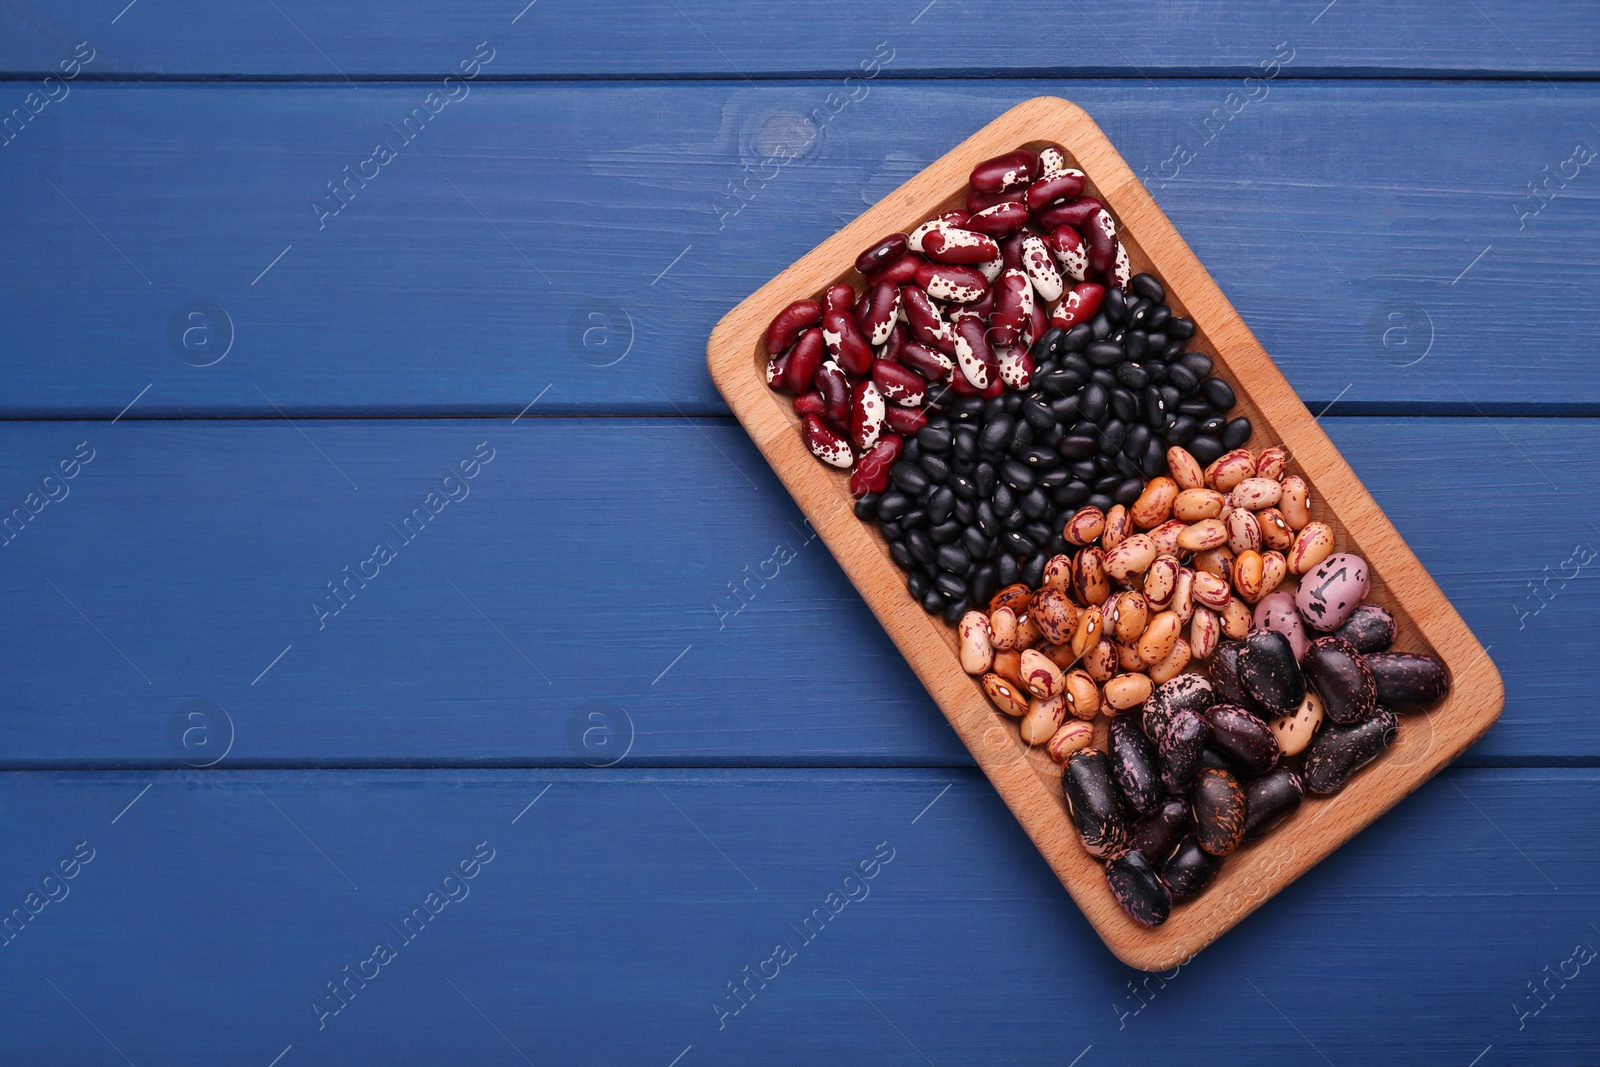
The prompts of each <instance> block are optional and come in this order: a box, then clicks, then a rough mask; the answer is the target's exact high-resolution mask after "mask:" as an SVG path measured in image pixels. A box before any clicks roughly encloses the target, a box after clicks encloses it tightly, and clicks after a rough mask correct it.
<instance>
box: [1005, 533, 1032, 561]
mask: <svg viewBox="0 0 1600 1067" xmlns="http://www.w3.org/2000/svg"><path fill="white" fill-rule="evenodd" d="M1000 543H1001V544H1002V545H1004V546H1005V548H1006V550H1007V551H1009V552H1014V553H1016V554H1017V555H1019V556H1026V555H1030V554H1032V553H1034V552H1037V551H1038V550H1039V546H1038V545H1037V544H1035V543H1034V541H1033V539H1032V538H1030V537H1029V536H1028V535H1027V534H1025V533H1023V532H1022V531H1021V530H1007V531H1006V533H1005V536H1004V537H1002V538H1000Z"/></svg>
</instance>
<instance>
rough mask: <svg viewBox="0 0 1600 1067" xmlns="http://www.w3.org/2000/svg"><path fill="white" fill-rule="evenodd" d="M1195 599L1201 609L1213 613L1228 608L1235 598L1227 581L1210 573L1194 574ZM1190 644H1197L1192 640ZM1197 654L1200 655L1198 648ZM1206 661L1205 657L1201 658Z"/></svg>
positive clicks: (1199, 572)
mask: <svg viewBox="0 0 1600 1067" xmlns="http://www.w3.org/2000/svg"><path fill="white" fill-rule="evenodd" d="M1193 588H1194V599H1195V600H1196V601H1197V602H1198V603H1199V604H1200V606H1201V607H1206V608H1210V609H1211V610H1212V611H1221V610H1222V609H1223V608H1225V607H1227V606H1228V601H1229V600H1231V599H1232V598H1233V589H1232V587H1230V586H1229V585H1228V582H1227V579H1225V578H1219V577H1217V576H1216V575H1215V574H1212V573H1210V572H1209V571H1195V572H1194V586H1193ZM1189 644H1191V645H1193V644H1195V642H1194V640H1193V639H1192V638H1191V639H1190V641H1189ZM1195 651H1196V654H1198V653H1199V649H1198V647H1197V648H1196V650H1195ZM1200 658H1201V659H1205V656H1201V657H1200Z"/></svg>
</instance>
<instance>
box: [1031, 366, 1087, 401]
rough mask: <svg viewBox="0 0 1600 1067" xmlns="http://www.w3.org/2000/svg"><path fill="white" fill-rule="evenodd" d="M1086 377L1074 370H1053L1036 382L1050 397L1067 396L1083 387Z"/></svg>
mask: <svg viewBox="0 0 1600 1067" xmlns="http://www.w3.org/2000/svg"><path fill="white" fill-rule="evenodd" d="M1084 378H1085V375H1082V374H1079V373H1078V372H1077V371H1072V370H1053V371H1050V372H1049V373H1048V374H1043V375H1040V376H1039V377H1038V378H1037V379H1035V380H1036V382H1037V384H1038V386H1039V389H1040V390H1041V391H1042V392H1044V393H1045V395H1047V396H1050V397H1060V396H1066V395H1067V394H1068V393H1071V392H1073V391H1074V390H1076V389H1077V388H1078V387H1079V386H1081V385H1083V382H1084Z"/></svg>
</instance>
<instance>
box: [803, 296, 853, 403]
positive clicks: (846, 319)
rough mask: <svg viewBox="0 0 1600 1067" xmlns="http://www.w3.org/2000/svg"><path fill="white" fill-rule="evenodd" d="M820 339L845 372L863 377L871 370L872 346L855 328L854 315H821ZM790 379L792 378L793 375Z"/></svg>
mask: <svg viewBox="0 0 1600 1067" xmlns="http://www.w3.org/2000/svg"><path fill="white" fill-rule="evenodd" d="M802 340H803V338H802ZM822 340H823V343H824V344H826V345H827V346H828V355H830V356H832V357H833V359H834V361H835V362H836V363H838V364H839V366H840V368H842V369H843V370H844V372H845V373H846V374H848V375H850V376H851V377H853V378H864V377H866V375H867V373H868V372H869V371H871V370H872V346H871V345H869V344H867V339H866V338H865V337H862V336H861V331H860V330H858V329H857V328H856V320H855V316H853V315H851V314H849V313H848V312H844V311H830V312H828V313H827V314H826V315H824V316H822ZM790 379H791V381H792V380H793V375H791V376H790ZM799 391H800V390H798V389H796V390H795V392H799Z"/></svg>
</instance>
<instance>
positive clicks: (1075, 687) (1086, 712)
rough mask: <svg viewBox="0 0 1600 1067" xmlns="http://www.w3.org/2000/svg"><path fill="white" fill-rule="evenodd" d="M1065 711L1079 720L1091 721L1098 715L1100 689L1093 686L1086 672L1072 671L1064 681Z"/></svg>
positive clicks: (1092, 680) (1091, 679)
mask: <svg viewBox="0 0 1600 1067" xmlns="http://www.w3.org/2000/svg"><path fill="white" fill-rule="evenodd" d="M1066 694H1067V711H1068V712H1069V713H1070V714H1072V715H1075V716H1076V717H1078V718H1080V719H1092V718H1094V717H1095V716H1096V715H1098V714H1099V713H1100V687H1099V686H1097V685H1095V684H1094V679H1093V678H1091V677H1089V672H1088V671H1073V672H1072V673H1071V674H1069V675H1067V680H1066Z"/></svg>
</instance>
